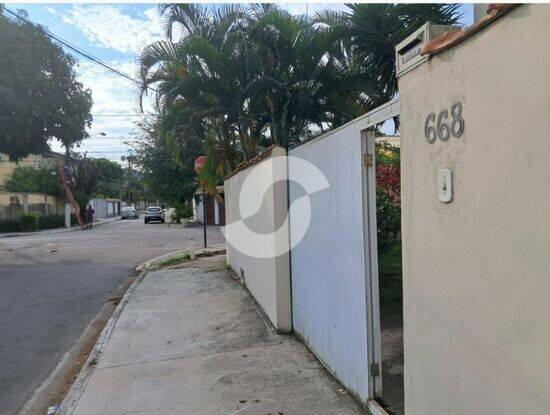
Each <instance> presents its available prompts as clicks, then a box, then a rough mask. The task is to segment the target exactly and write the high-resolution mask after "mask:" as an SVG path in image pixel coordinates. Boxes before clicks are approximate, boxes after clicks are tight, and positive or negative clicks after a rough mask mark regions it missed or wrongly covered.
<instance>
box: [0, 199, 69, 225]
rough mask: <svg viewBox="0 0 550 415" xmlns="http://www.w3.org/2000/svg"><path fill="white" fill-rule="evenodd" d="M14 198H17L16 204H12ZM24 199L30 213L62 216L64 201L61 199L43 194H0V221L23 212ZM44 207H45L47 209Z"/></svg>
mask: <svg viewBox="0 0 550 415" xmlns="http://www.w3.org/2000/svg"><path fill="white" fill-rule="evenodd" d="M14 197H16V198H17V203H12V201H13V198H14ZM25 197H26V203H27V204H28V211H30V212H38V213H42V214H45V213H48V214H49V215H63V214H64V200H63V198H62V197H58V196H52V195H47V194H44V193H10V192H0V219H10V218H15V217H19V215H20V214H21V213H23V212H24V204H25ZM45 205H47V208H46V206H45Z"/></svg>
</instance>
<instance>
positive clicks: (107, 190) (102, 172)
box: [93, 158, 126, 198]
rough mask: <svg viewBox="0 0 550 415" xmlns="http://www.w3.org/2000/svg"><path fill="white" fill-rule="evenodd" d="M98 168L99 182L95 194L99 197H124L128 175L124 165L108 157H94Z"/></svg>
mask: <svg viewBox="0 0 550 415" xmlns="http://www.w3.org/2000/svg"><path fill="white" fill-rule="evenodd" d="M93 161H94V162H95V163H96V165H97V168H98V178H97V184H96V187H95V190H94V194H95V195H96V196H97V197H106V198H120V197H122V194H123V191H124V186H125V181H126V177H125V174H124V170H123V168H122V166H121V165H120V164H118V163H116V162H114V161H111V160H108V159H106V158H97V159H93Z"/></svg>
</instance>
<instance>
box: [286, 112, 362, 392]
mask: <svg viewBox="0 0 550 415" xmlns="http://www.w3.org/2000/svg"><path fill="white" fill-rule="evenodd" d="M363 121H364V120H361V119H359V120H357V121H355V122H353V123H351V124H348V125H346V126H344V127H343V128H341V129H338V130H335V131H334V132H332V133H329V134H327V135H325V136H323V137H321V138H319V139H317V140H315V141H312V142H310V143H307V144H305V145H302V146H301V147H298V148H296V149H294V150H292V151H291V152H290V155H291V156H294V157H301V158H303V159H305V160H307V161H309V162H311V163H313V164H314V165H315V166H317V167H318V168H319V169H320V170H321V171H322V172H323V173H324V174H325V176H326V177H327V179H328V181H329V184H330V188H328V189H325V190H322V191H319V192H317V193H314V194H312V195H311V206H312V220H311V224H310V226H309V230H308V232H307V234H306V236H305V238H304V239H303V240H302V241H301V242H300V243H298V244H297V245H296V247H295V248H294V249H293V250H292V255H291V261H292V300H293V301H292V304H293V324H294V331H295V332H296V333H297V334H299V335H300V336H301V337H302V338H303V339H304V341H305V342H306V344H307V345H308V346H309V347H310V348H311V349H312V350H313V351H314V353H315V354H316V355H317V356H318V357H319V359H320V360H322V361H323V363H324V364H325V365H326V366H327V367H328V368H329V369H330V371H331V372H332V373H333V374H334V375H335V376H336V377H337V378H338V379H339V380H340V381H341V382H342V383H343V384H344V385H345V386H346V387H347V388H348V389H349V390H350V391H351V392H352V393H354V394H355V395H356V396H357V397H358V398H359V399H360V400H361V401H363V402H365V401H366V400H367V397H368V376H367V365H368V358H367V311H366V278H365V254H364V252H365V251H364V249H365V248H364V241H363V200H362V185H363V183H362V149H361V147H362V146H361V129H362V128H363ZM291 166H292V164H291ZM293 177H295V173H294V172H293V170H292V167H291V168H290V172H289V179H290V181H291V184H290V200H291V203H292V201H293V200H295V199H296V198H297V197H300V196H301V195H302V194H303V190H301V188H300V187H299V186H297V185H296V184H295V183H292V180H293ZM303 220H305V219H304V218H302V217H297V216H294V215H293V216H291V221H290V233H291V241H292V244H294V243H295V238H296V235H295V234H294V233H293V228H295V227H296V224H297V223H298V222H300V221H303Z"/></svg>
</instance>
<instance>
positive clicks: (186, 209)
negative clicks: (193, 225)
mask: <svg viewBox="0 0 550 415" xmlns="http://www.w3.org/2000/svg"><path fill="white" fill-rule="evenodd" d="M191 216H193V207H192V206H191V205H190V204H182V205H178V206H176V208H175V209H174V212H173V213H172V220H173V221H174V222H177V223H179V222H181V220H182V219H187V218H190V217H191Z"/></svg>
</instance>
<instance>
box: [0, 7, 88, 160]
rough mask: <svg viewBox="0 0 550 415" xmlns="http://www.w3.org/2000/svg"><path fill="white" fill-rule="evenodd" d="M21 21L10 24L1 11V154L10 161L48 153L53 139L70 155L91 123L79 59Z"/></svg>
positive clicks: (33, 26) (86, 91)
mask: <svg viewBox="0 0 550 415" xmlns="http://www.w3.org/2000/svg"><path fill="white" fill-rule="evenodd" d="M21 17H22V18H20V19H15V20H10V19H8V18H7V17H6V16H5V15H4V14H2V10H1V9H0V39H2V41H1V42H0V56H1V57H2V58H1V59H0V96H1V97H2V99H0V152H2V153H6V154H8V155H9V157H10V159H11V160H19V159H21V158H22V157H25V156H27V155H28V154H31V153H35V154H41V153H44V152H46V151H49V145H48V141H49V140H51V139H55V140H58V141H59V142H61V143H62V144H63V145H64V146H65V148H66V149H67V151H69V149H70V148H71V147H72V146H73V145H75V144H76V143H78V142H80V141H82V140H83V139H85V138H86V137H87V133H86V131H85V128H86V127H89V126H90V124H91V121H92V116H91V114H90V110H91V107H92V98H91V92H90V91H89V90H88V89H85V88H84V87H83V85H82V84H81V83H80V82H78V80H77V78H76V73H75V70H74V67H75V65H76V61H75V59H74V58H73V57H72V56H70V55H68V54H67V53H65V52H64V51H63V49H62V48H61V47H60V46H58V45H56V44H54V43H53V42H52V41H51V40H50V39H49V37H48V36H47V35H46V33H45V31H44V29H43V28H42V27H40V26H36V25H33V24H31V23H28V22H27V21H26V19H24V15H22V16H21Z"/></svg>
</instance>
